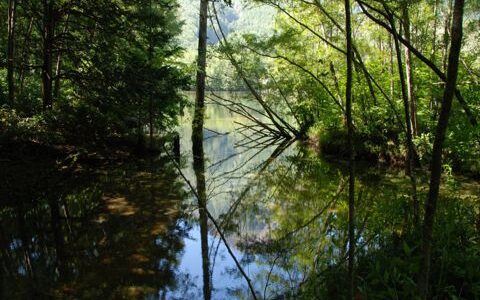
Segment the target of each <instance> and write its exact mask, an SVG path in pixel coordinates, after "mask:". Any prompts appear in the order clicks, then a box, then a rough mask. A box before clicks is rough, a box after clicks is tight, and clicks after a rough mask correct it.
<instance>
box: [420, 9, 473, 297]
mask: <svg viewBox="0 0 480 300" xmlns="http://www.w3.org/2000/svg"><path fill="white" fill-rule="evenodd" d="M463 7H464V0H455V6H454V9H453V21H452V30H451V46H450V54H449V57H448V70H447V83H446V86H445V91H444V94H443V101H442V107H441V109H440V116H439V119H438V124H437V129H436V134H435V141H434V144H433V153H432V161H431V167H430V168H431V176H430V190H429V193H428V198H427V202H426V203H425V216H424V223H423V239H422V267H421V268H420V274H419V282H418V289H419V293H420V296H421V297H422V298H423V299H426V298H427V297H428V285H429V276H430V259H431V258H430V256H431V252H432V231H433V224H434V218H435V211H436V207H437V200H438V194H439V189H440V180H441V176H442V151H443V143H444V141H445V136H446V132H447V127H448V120H449V118H450V111H451V109H452V101H453V96H454V94H455V87H456V83H457V75H458V63H459V58H460V49H461V47H462V36H463V27H462V23H463Z"/></svg>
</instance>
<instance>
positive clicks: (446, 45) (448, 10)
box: [442, 0, 453, 73]
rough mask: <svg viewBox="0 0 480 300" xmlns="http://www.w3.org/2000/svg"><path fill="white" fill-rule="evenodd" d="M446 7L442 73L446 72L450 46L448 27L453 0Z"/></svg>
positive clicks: (450, 20)
mask: <svg viewBox="0 0 480 300" xmlns="http://www.w3.org/2000/svg"><path fill="white" fill-rule="evenodd" d="M447 5H448V7H447V8H446V12H445V22H444V27H443V56H442V66H443V72H444V73H446V72H447V59H448V49H449V46H450V32H449V31H450V26H451V22H452V9H453V0H449V1H448V3H447Z"/></svg>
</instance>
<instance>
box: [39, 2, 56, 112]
mask: <svg viewBox="0 0 480 300" xmlns="http://www.w3.org/2000/svg"><path fill="white" fill-rule="evenodd" d="M43 10H44V11H43V65H42V85H43V109H44V110H49V109H51V108H52V104H53V88H52V85H53V74H52V52H53V38H54V27H55V20H54V3H53V0H43Z"/></svg>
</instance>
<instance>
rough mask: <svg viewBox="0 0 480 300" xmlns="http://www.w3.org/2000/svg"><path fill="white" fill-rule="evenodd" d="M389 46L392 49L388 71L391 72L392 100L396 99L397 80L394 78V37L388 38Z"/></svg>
mask: <svg viewBox="0 0 480 300" xmlns="http://www.w3.org/2000/svg"><path fill="white" fill-rule="evenodd" d="M388 45H389V47H390V65H389V69H388V71H389V72H390V99H392V101H393V99H394V97H395V78H394V76H393V74H394V73H393V44H392V35H389V36H388Z"/></svg>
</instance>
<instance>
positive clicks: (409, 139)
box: [385, 9, 420, 224]
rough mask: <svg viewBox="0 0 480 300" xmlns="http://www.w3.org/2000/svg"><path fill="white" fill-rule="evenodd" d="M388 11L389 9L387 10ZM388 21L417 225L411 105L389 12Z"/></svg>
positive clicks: (393, 25) (398, 45) (395, 33)
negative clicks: (401, 104)
mask: <svg viewBox="0 0 480 300" xmlns="http://www.w3.org/2000/svg"><path fill="white" fill-rule="evenodd" d="M385 10H386V11H388V10H387V9H385ZM388 17H389V18H388V19H389V22H390V26H391V27H392V29H393V30H392V32H393V42H394V45H395V52H396V54H397V65H398V75H399V77H400V88H401V91H402V99H403V107H404V110H405V124H406V127H407V161H406V165H407V173H408V175H409V177H410V183H411V189H412V202H413V218H414V221H415V224H417V223H418V220H419V217H418V216H419V210H420V209H419V207H420V204H419V202H418V198H417V179H416V176H415V148H414V145H413V134H412V122H411V118H410V117H411V115H410V105H409V102H408V92H407V88H406V83H405V75H404V74H403V67H402V55H401V52H400V42H399V40H398V34H397V31H396V30H395V19H394V16H393V14H392V13H391V12H390V11H388Z"/></svg>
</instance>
